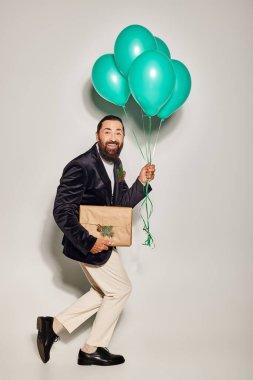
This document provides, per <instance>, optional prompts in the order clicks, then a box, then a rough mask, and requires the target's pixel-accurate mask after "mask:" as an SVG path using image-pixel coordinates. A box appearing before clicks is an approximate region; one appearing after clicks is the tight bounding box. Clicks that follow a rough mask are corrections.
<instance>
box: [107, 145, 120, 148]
mask: <svg viewBox="0 0 253 380" xmlns="http://www.w3.org/2000/svg"><path fill="white" fill-rule="evenodd" d="M106 146H108V147H109V148H116V147H117V146H118V144H107V145H106Z"/></svg>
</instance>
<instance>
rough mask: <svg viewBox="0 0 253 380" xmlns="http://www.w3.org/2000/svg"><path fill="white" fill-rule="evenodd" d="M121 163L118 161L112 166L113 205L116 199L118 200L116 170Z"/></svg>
mask: <svg viewBox="0 0 253 380" xmlns="http://www.w3.org/2000/svg"><path fill="white" fill-rule="evenodd" d="M120 164H121V162H120V160H119V159H118V160H117V161H116V162H115V164H114V169H113V173H114V191H113V200H114V203H115V202H116V200H117V198H118V194H119V178H118V168H119V166H120Z"/></svg>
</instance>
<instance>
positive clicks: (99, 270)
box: [56, 249, 132, 347]
mask: <svg viewBox="0 0 253 380" xmlns="http://www.w3.org/2000/svg"><path fill="white" fill-rule="evenodd" d="M80 265H81V268H82V270H83V272H84V274H85V276H86V277H87V279H88V281H89V282H90V284H91V288H90V290H89V291H88V292H87V293H85V294H84V295H83V296H81V297H80V298H79V299H78V300H77V301H75V302H74V303H73V304H72V305H71V306H69V307H68V308H66V309H65V310H64V311H63V312H61V313H59V314H58V315H56V318H57V319H58V321H60V323H61V324H62V325H63V326H64V327H65V328H66V329H67V330H68V332H69V333H71V332H72V331H74V330H75V329H76V328H77V327H78V326H80V325H81V324H82V323H83V322H84V321H86V320H87V319H88V318H89V317H91V316H92V315H93V314H95V313H97V315H96V318H95V320H94V322H93V325H92V328H91V331H90V334H89V336H88V338H87V339H86V343H87V344H89V345H91V346H96V347H108V345H109V342H110V339H111V337H112V334H113V331H114V328H115V326H116V324H117V321H118V319H119V316H120V313H121V311H122V309H123V307H124V305H125V303H126V301H127V299H128V297H129V295H130V293H131V290H132V286H131V282H130V280H129V278H128V276H127V273H126V271H125V269H124V268H123V265H122V263H121V259H120V256H119V254H118V252H117V251H115V250H114V249H113V250H112V253H111V256H110V258H109V260H107V262H106V263H105V264H103V265H101V266H98V265H90V264H86V263H81V262H80Z"/></svg>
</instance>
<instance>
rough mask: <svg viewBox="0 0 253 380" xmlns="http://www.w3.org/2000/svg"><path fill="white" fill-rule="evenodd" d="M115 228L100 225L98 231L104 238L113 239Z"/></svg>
mask: <svg viewBox="0 0 253 380" xmlns="http://www.w3.org/2000/svg"><path fill="white" fill-rule="evenodd" d="M112 229H113V226H101V224H98V227H97V231H98V232H100V234H101V235H102V236H108V237H113V230H112Z"/></svg>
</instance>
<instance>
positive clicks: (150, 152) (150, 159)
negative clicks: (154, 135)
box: [148, 116, 151, 164]
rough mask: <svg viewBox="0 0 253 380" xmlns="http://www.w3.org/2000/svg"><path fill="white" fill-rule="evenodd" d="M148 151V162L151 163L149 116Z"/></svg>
mask: <svg viewBox="0 0 253 380" xmlns="http://www.w3.org/2000/svg"><path fill="white" fill-rule="evenodd" d="M148 152H149V161H148V162H149V163H150V164H151V117H150V116H149V126H148Z"/></svg>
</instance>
